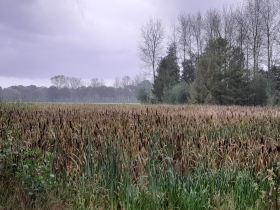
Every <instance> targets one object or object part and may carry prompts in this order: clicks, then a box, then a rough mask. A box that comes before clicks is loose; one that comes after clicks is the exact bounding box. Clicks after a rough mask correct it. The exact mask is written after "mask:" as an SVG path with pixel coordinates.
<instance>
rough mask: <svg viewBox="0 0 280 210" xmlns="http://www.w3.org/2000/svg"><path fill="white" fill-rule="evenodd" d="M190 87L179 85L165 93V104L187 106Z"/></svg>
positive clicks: (183, 84)
mask: <svg viewBox="0 0 280 210" xmlns="http://www.w3.org/2000/svg"><path fill="white" fill-rule="evenodd" d="M190 89H191V87H190V85H188V84H186V83H184V82H183V83H179V84H177V85H175V86H173V87H172V88H171V89H165V90H164V91H163V102H164V103H168V104H185V103H187V102H188V98H189V96H190Z"/></svg>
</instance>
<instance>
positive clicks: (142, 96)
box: [137, 88, 151, 104]
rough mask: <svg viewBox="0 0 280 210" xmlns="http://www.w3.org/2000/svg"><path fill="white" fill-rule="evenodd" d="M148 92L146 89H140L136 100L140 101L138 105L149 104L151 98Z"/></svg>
mask: <svg viewBox="0 0 280 210" xmlns="http://www.w3.org/2000/svg"><path fill="white" fill-rule="evenodd" d="M150 95H151V94H150V90H148V89H146V88H141V89H140V90H139V91H138V93H137V99H138V100H139V101H140V103H145V104H147V103H150V101H151V96H150Z"/></svg>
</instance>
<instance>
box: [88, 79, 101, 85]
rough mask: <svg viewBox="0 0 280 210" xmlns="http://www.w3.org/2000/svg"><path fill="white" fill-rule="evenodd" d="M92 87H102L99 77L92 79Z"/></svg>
mask: <svg viewBox="0 0 280 210" xmlns="http://www.w3.org/2000/svg"><path fill="white" fill-rule="evenodd" d="M90 86H91V87H100V86H101V83H100V82H99V81H98V78H93V79H91V80H90Z"/></svg>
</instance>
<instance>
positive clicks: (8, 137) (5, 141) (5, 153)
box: [0, 116, 18, 176]
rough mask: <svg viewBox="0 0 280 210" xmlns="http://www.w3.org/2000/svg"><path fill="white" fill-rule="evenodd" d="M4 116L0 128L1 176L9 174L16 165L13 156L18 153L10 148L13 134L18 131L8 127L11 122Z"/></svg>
mask: <svg viewBox="0 0 280 210" xmlns="http://www.w3.org/2000/svg"><path fill="white" fill-rule="evenodd" d="M4 118H5V120H4V121H3V127H2V128H0V131H1V137H0V140H1V141H0V171H1V172H2V173H1V175H2V176H9V175H10V173H11V172H12V171H14V169H15V168H16V167H17V164H16V163H15V162H14V157H15V156H17V155H18V152H17V151H15V150H12V149H11V148H12V146H14V144H13V143H14V136H16V134H17V133H18V132H17V130H16V129H13V128H10V127H9V124H11V123H12V122H10V121H9V118H8V117H7V116H4Z"/></svg>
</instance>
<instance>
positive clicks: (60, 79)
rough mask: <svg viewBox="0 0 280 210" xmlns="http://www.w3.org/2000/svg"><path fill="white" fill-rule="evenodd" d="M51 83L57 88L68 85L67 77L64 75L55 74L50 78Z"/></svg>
mask: <svg viewBox="0 0 280 210" xmlns="http://www.w3.org/2000/svg"><path fill="white" fill-rule="evenodd" d="M51 83H52V84H53V85H54V86H55V87H57V88H58V89H61V88H62V87H68V78H67V77H65V76H64V75H57V76H54V77H52V78H51Z"/></svg>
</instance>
